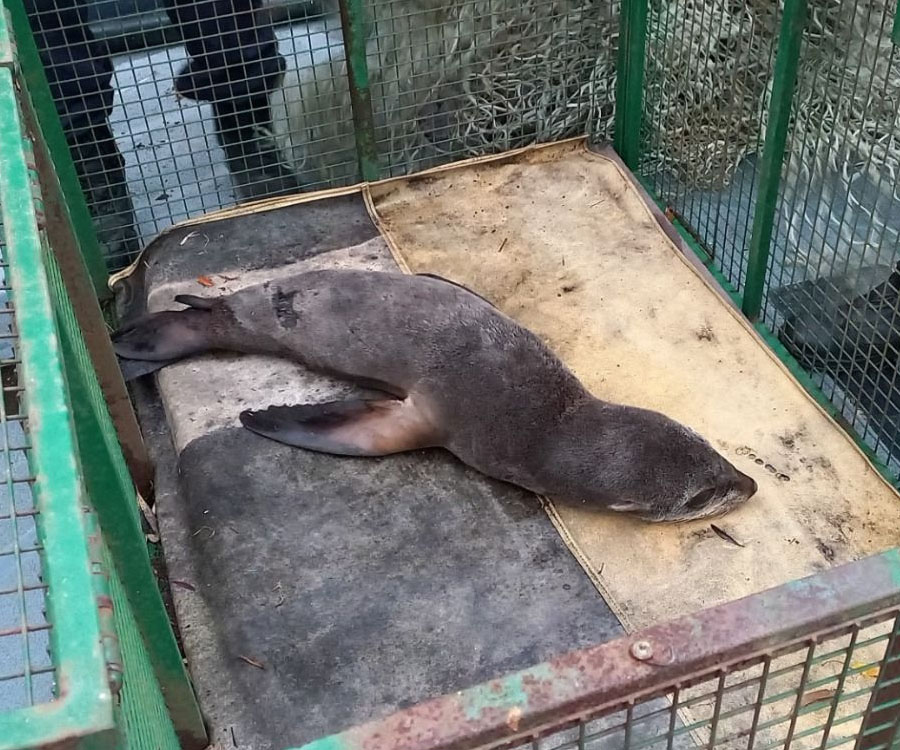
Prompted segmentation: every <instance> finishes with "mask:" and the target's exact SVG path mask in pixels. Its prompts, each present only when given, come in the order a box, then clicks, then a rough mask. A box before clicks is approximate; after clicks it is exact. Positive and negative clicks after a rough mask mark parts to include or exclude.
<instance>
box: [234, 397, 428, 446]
mask: <svg viewBox="0 0 900 750" xmlns="http://www.w3.org/2000/svg"><path fill="white" fill-rule="evenodd" d="M240 420H241V424H242V425H244V427H246V428H247V429H248V430H250V431H251V432H255V433H256V434H257V435H262V436H263V437H267V438H269V439H271V440H275V441H276V442H279V443H284V444H285V445H292V446H295V447H297V448H305V449H306V450H311V451H316V452H318V453H331V454H333V455H337V456H387V455H390V454H392V453H402V452H405V451H410V450H415V449H418V448H428V447H434V446H436V445H438V440H437V439H436V433H435V430H434V428H433V427H432V425H431V424H430V423H429V421H428V419H427V417H426V416H425V415H424V414H423V413H422V412H421V411H419V410H418V409H417V408H416V406H415V404H414V403H413V401H412V400H411V399H409V398H405V399H371V400H365V399H350V400H347V401H331V402H329V403H324V404H297V405H294V406H270V407H269V408H268V409H263V410H262V411H244V412H241V414H240Z"/></svg>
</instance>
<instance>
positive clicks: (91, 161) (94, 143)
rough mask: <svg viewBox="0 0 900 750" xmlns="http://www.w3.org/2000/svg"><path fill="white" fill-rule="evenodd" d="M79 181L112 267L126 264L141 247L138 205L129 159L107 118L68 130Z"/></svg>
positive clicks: (104, 252) (110, 267)
mask: <svg viewBox="0 0 900 750" xmlns="http://www.w3.org/2000/svg"><path fill="white" fill-rule="evenodd" d="M67 139H68V141H69V148H70V150H71V152H72V159H73V160H74V161H75V170H76V172H77V173H78V181H79V183H80V184H81V190H82V192H83V193H84V197H85V200H86V201H87V204H88V209H89V210H90V213H91V217H92V218H93V220H94V230H95V231H96V232H97V239H98V241H99V242H100V247H101V250H102V251H103V254H104V256H105V257H106V264H107V267H108V268H109V269H110V271H111V272H112V271H117V270H119V269H121V268H125V267H126V266H127V265H129V264H130V263H131V261H133V260H134V259H135V258H136V257H137V255H138V253H139V252H140V250H141V243H140V240H139V239H138V235H137V231H136V229H135V215H134V205H133V204H132V202H131V193H130V192H129V191H128V184H127V182H126V179H125V161H124V159H123V158H122V155H121V154H120V153H119V148H118V146H117V145H116V141H115V138H114V137H113V134H112V132H111V131H110V129H109V125H108V124H107V123H105V122H103V123H101V124H100V125H97V126H95V127H94V128H92V129H91V130H88V131H82V132H80V133H68V134H67Z"/></svg>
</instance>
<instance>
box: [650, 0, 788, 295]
mask: <svg viewBox="0 0 900 750" xmlns="http://www.w3.org/2000/svg"><path fill="white" fill-rule="evenodd" d="M780 21H781V9H780V4H779V3H770V2H757V1H756V0H713V1H712V2H707V1H706V0H671V1H668V2H666V1H662V2H660V1H658V0H651V2H650V4H649V15H648V20H647V32H646V33H647V41H646V58H645V70H644V97H643V132H642V139H641V140H642V148H641V152H642V153H641V164H640V167H639V168H638V174H639V175H640V176H641V177H642V178H643V179H644V180H645V181H646V183H647V184H648V187H649V188H650V190H651V191H652V192H653V193H654V195H655V196H656V197H657V198H658V199H659V200H660V201H661V202H662V203H663V204H664V205H665V206H666V207H667V208H668V209H669V211H670V215H671V216H672V217H673V218H677V219H679V220H680V221H681V222H682V223H683V224H684V225H685V226H686V227H687V228H688V229H689V231H690V232H691V233H692V234H693V235H694V236H695V237H696V238H697V240H698V241H699V243H700V245H701V246H702V248H703V249H704V250H705V251H706V252H707V253H708V254H709V255H710V256H711V257H712V258H714V262H715V265H716V266H717V267H718V268H719V270H721V271H722V273H723V274H724V276H725V278H726V279H727V280H728V281H729V282H730V283H731V284H732V285H733V286H734V287H735V288H737V289H740V288H742V286H743V283H744V275H745V269H746V259H747V247H748V244H749V240H750V230H751V226H752V223H753V212H754V208H755V205H756V192H757V184H756V182H757V172H758V163H759V157H760V155H761V152H762V146H763V138H764V134H765V124H766V111H767V95H768V92H769V89H770V87H771V83H772V73H773V68H774V60H775V50H776V47H777V40H778V28H779V23H780Z"/></svg>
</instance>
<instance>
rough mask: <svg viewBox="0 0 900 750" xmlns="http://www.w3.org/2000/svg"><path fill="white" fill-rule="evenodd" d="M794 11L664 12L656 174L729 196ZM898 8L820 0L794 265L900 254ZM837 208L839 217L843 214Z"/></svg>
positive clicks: (654, 95)
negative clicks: (893, 35)
mask: <svg viewBox="0 0 900 750" xmlns="http://www.w3.org/2000/svg"><path fill="white" fill-rule="evenodd" d="M782 7H783V6H780V5H777V4H774V3H771V2H768V1H767V0H745V1H742V2H738V1H737V0H678V1H677V2H663V3H657V4H654V5H652V7H651V11H650V33H649V37H648V55H647V69H646V73H645V78H646V86H645V95H644V102H645V118H646V123H647V132H648V135H649V149H648V152H647V155H646V156H647V161H646V164H645V166H644V168H645V169H646V170H648V171H650V172H653V171H657V172H668V173H670V174H673V175H675V176H676V179H677V180H678V182H679V183H680V184H681V186H682V187H683V188H684V189H686V190H725V189H727V188H728V187H729V185H730V183H731V181H732V178H733V177H734V174H735V171H736V170H737V168H738V166H739V165H740V164H741V163H742V162H743V161H744V160H745V159H746V158H747V157H749V156H752V155H759V154H761V152H762V144H763V141H764V138H765V129H766V125H767V121H768V112H769V106H770V97H771V85H772V69H773V66H774V51H775V47H776V44H777V38H778V29H779V23H780V18H781V11H782ZM893 14H894V4H889V3H885V2H884V1H883V0H810V2H809V8H808V19H807V25H806V29H805V32H804V41H803V47H802V51H801V59H800V67H799V71H798V82H797V88H796V92H795V95H794V101H793V107H792V114H791V130H790V136H789V141H788V154H789V156H788V159H787V163H786V168H785V170H784V172H783V183H782V191H783V192H782V200H781V202H780V204H779V222H780V227H781V231H783V232H784V235H785V236H786V238H787V240H788V243H789V245H790V246H791V248H792V252H793V253H794V254H795V256H796V257H792V258H791V259H790V261H791V263H792V264H793V265H795V266H805V267H807V268H808V269H809V270H811V271H814V272H816V273H818V272H821V271H823V270H825V271H831V270H847V269H849V268H854V267H858V266H860V265H861V264H863V263H865V262H875V261H876V260H879V259H883V258H884V256H885V255H887V256H890V255H891V254H892V253H894V252H895V251H896V245H897V241H898V239H900V235H898V230H900V226H898V220H900V217H896V216H894V217H892V216H890V213H891V211H892V210H894V209H895V206H896V205H897V204H896V203H895V202H896V201H897V200H898V198H900V196H898V194H897V190H898V186H897V179H896V178H897V176H898V174H900V140H898V137H897V134H898V123H897V116H898V103H900V64H898V63H900V61H898V50H897V49H896V48H895V47H894V45H893V44H892V42H891V39H890V32H891V26H892V24H893ZM836 207H837V210H836Z"/></svg>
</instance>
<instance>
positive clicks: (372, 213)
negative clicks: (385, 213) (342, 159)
mask: <svg viewBox="0 0 900 750" xmlns="http://www.w3.org/2000/svg"><path fill="white" fill-rule="evenodd" d="M363 202H364V203H365V206H366V210H367V211H368V212H369V217H370V218H371V219H372V221H373V223H374V224H375V226H376V227H377V228H378V231H379V232H381V233H382V236H383V237H384V241H385V243H386V244H387V246H388V248H389V249H390V251H391V255H392V256H393V257H394V260H395V261H396V262H397V265H398V266H400V268H401V269H402V270H403V272H404V273H412V271H411V269H410V267H409V264H408V263H407V262H406V258H405V257H404V256H403V253H402V251H401V250H400V247H399V244H398V243H397V242H396V240H395V239H394V237H393V235H392V234H391V232H390V230H389V229H388V228H387V227H386V226H385V224H384V222H383V221H382V220H381V217H380V216H379V214H378V209H377V208H376V207H375V202H374V200H373V199H372V195H371V193H370V191H369V190H368V188H366V189H364V190H363ZM536 497H537V498H538V500H539V501H540V503H541V507H542V508H543V509H544V512H545V513H546V514H547V516H548V517H549V519H550V523H551V524H553V528H554V529H556V533H557V534H559V536H560V538H561V539H562V540H563V543H564V544H565V545H566V547H567V548H568V549H569V552H570V553H571V554H572V556H573V557H574V558H575V559H576V560H577V561H578V564H579V565H580V566H581V568H582V569H583V570H584V572H585V574H586V575H587V577H588V579H589V580H590V581H591V583H592V584H593V585H594V588H595V589H597V592H598V593H599V594H600V596H601V598H602V599H603V600H604V601H605V602H606V605H607V606H608V607H609V608H610V610H612V613H613V614H614V615H615V616H616V618H617V619H618V620H619V622H620V623H621V625H622V627H623V628H624V629H625V632H626V633H632V632H634V629H635V628H634V625H633V623H632V622H631V620H630V619H629V617H628V615H627V614H626V612H625V610H624V609H623V608H622V605H621V604H620V603H619V601H618V599H616V597H614V596H613V595H612V592H611V591H610V589H609V588H608V587H607V585H606V583H605V581H604V580H603V576H602V574H601V572H600V571H599V570H597V569H596V568H595V567H594V566H593V565H592V564H591V562H590V560H589V559H588V557H587V555H585V554H584V551H583V550H582V549H581V547H580V546H579V544H578V543H577V542H576V541H575V539H574V537H573V536H572V535H571V533H570V532H569V529H568V527H567V526H566V524H565V522H564V521H563V520H562V518H561V517H560V515H559V513H558V512H557V510H556V506H554V504H553V501H552V500H550V499H549V498H547V497H544V496H542V495H536Z"/></svg>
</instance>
